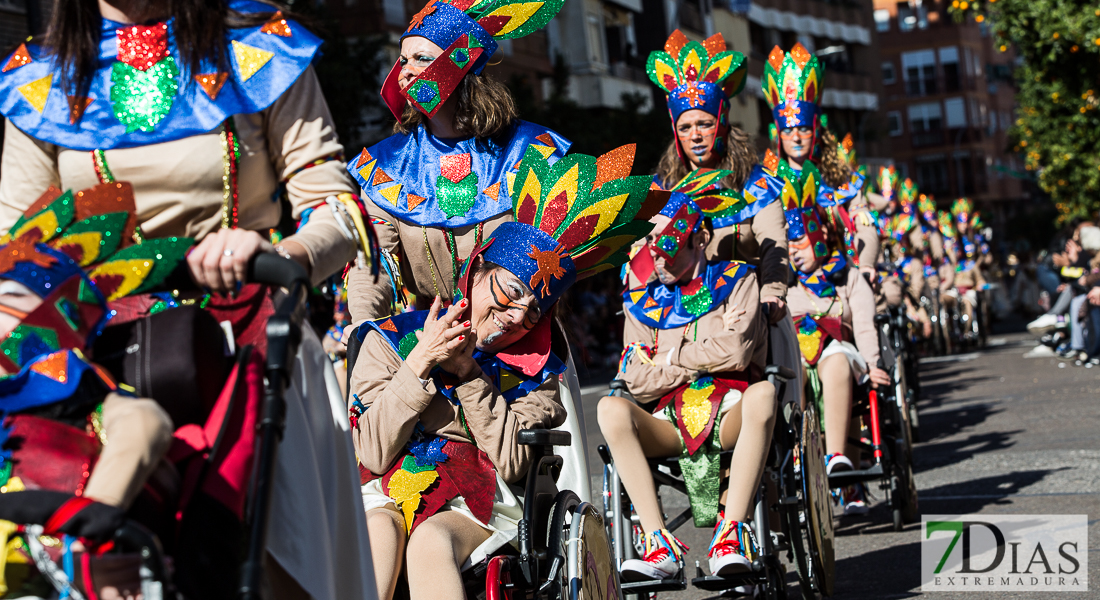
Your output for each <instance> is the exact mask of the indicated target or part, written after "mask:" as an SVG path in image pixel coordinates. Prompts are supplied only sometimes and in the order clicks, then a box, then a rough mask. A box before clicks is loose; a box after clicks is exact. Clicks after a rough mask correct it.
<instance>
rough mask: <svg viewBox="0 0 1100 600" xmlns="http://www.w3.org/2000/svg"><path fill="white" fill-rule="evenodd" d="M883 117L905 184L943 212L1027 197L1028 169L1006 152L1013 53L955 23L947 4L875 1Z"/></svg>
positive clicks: (978, 29) (977, 28)
mask: <svg viewBox="0 0 1100 600" xmlns="http://www.w3.org/2000/svg"><path fill="white" fill-rule="evenodd" d="M874 17H875V28H876V29H877V31H878V33H879V40H880V47H881V50H882V55H881V61H882V65H881V72H882V88H883V110H884V112H885V117H886V123H887V133H888V136H889V139H890V146H891V154H892V156H893V158H894V161H895V163H896V164H897V167H898V170H899V171H900V172H901V174H902V176H903V177H911V178H913V180H914V181H916V182H917V183H918V184H919V185H920V188H921V191H922V192H925V193H929V194H933V195H935V196H936V197H937V199H938V200H939V201H940V204H941V205H942V206H946V205H947V204H948V203H949V202H950V201H951V200H953V199H954V198H957V197H959V196H969V197H972V198H974V199H975V200H978V201H979V202H982V203H989V202H1004V201H1011V200H1018V199H1022V198H1025V197H1026V188H1025V186H1024V185H1023V182H1022V181H1021V179H1020V178H1018V176H1019V175H1020V172H1021V171H1023V164H1022V163H1021V162H1020V161H1019V160H1018V159H1017V158H1016V157H1015V156H1014V155H1012V154H1010V153H1009V152H1007V150H1008V140H1007V137H1006V135H1007V131H1008V128H1009V127H1010V126H1011V125H1012V121H1013V119H1014V118H1015V117H1014V116H1013V114H1014V112H1013V111H1014V106H1015V104H1014V102H1015V101H1014V96H1015V89H1014V87H1013V85H1012V60H1013V58H1012V55H1011V54H1010V53H1002V52H1001V51H1000V49H999V48H995V47H994V40H993V36H992V35H991V34H990V32H989V30H988V27H987V26H986V25H983V24H980V23H976V22H974V21H973V20H972V19H971V20H968V21H967V22H965V23H956V22H955V21H954V20H952V19H951V17H950V15H948V14H947V12H946V5H945V4H944V3H943V2H930V1H928V0H923V1H922V0H914V1H913V2H897V1H896V0H875V13H874Z"/></svg>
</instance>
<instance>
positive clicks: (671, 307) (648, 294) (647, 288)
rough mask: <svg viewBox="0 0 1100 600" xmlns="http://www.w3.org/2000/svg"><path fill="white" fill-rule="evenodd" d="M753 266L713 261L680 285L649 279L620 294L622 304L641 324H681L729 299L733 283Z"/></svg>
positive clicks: (656, 326) (658, 326)
mask: <svg viewBox="0 0 1100 600" xmlns="http://www.w3.org/2000/svg"><path fill="white" fill-rule="evenodd" d="M752 270H753V267H751V266H749V265H747V264H745V263H743V262H738V261H729V262H727V261H715V262H711V263H708V264H707V268H706V270H704V271H703V273H702V274H700V275H699V276H698V277H696V278H695V279H692V280H691V281H689V282H688V283H685V284H683V285H675V284H674V285H664V284H662V283H661V282H660V281H652V282H650V283H649V284H647V285H643V286H639V287H636V288H633V289H629V290H627V291H626V292H624V293H623V304H624V305H625V307H626V309H627V310H629V311H630V314H632V315H634V318H635V319H638V322H640V323H641V324H642V325H645V326H646V327H651V328H653V329H673V328H676V327H683V326H684V325H688V324H690V323H692V322H694V321H696V320H698V319H699V318H700V317H702V316H703V315H705V314H707V313H709V312H711V311H712V310H714V309H715V307H717V306H720V305H721V304H722V303H723V302H725V301H726V298H729V296H730V294H731V293H732V292H733V288H734V286H735V285H736V284H737V282H738V281H740V280H741V278H742V277H744V276H745V275H746V274H747V273H750V272H751V271H752Z"/></svg>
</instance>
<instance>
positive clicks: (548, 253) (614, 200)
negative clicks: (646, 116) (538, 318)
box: [459, 144, 668, 314]
mask: <svg viewBox="0 0 1100 600" xmlns="http://www.w3.org/2000/svg"><path fill="white" fill-rule="evenodd" d="M634 150H635V147H634V145H633V144H631V145H628V146H623V147H621V148H617V149H615V150H612V151H611V152H608V153H607V154H604V155H603V156H600V157H599V158H595V157H592V156H588V155H586V154H569V155H566V156H565V158H562V159H561V160H559V161H557V162H555V163H554V164H553V165H551V164H549V162H548V161H547V159H546V158H545V157H544V156H543V155H542V154H541V153H539V152H538V151H537V150H535V149H534V148H528V150H527V153H526V154H525V155H524V157H523V161H522V162H521V163H520V165H519V171H518V172H517V174H516V180H515V184H514V185H513V186H512V207H513V213H514V214H515V219H516V220H515V221H514V222H510V223H503V224H501V225H500V226H499V227H498V228H497V229H496V230H495V231H494V232H493V235H492V236H490V237H489V239H487V240H486V241H485V243H484V244H482V245H481V246H480V247H479V248H477V249H475V250H474V252H473V254H472V255H471V259H472V257H473V256H477V255H479V254H480V255H482V256H483V257H484V258H485V260H487V261H489V262H491V263H494V264H497V265H500V266H501V267H504V268H505V269H507V270H509V271H511V272H512V273H513V274H515V275H516V277H519V279H520V280H521V281H523V282H525V283H527V285H528V287H529V288H530V289H531V291H532V292H534V294H535V297H536V298H537V299H538V301H539V305H540V307H542V310H543V313H544V314H545V313H547V312H548V311H549V310H550V308H551V307H552V306H553V305H554V304H555V303H556V302H557V301H558V298H559V297H561V294H562V293H563V292H564V291H565V290H566V289H568V288H569V286H571V285H573V283H574V282H575V281H576V280H578V279H584V278H585V277H589V276H591V275H595V274H596V273H599V272H601V271H604V270H607V269H614V268H617V267H619V266H621V265H622V264H623V263H625V262H626V261H627V260H628V258H629V257H628V256H627V250H628V249H629V248H630V246H631V244H633V243H634V242H636V241H638V240H639V239H641V238H643V237H645V235H646V234H647V233H649V232H650V231H651V230H652V229H653V224H652V223H650V222H649V219H650V218H652V217H653V216H654V215H656V214H657V212H658V211H659V210H661V207H663V206H664V205H665V202H666V201H667V200H668V192H664V191H661V190H650V183H651V182H652V179H651V178H650V177H647V176H634V177H631V176H629V175H630V168H631V166H632V164H633V162H634ZM469 264H470V263H469V262H468V263H467V265H469ZM466 271H468V266H467V269H464V273H463V276H462V278H461V279H460V282H459V291H460V292H461V293H462V295H466V294H467V293H468V291H469V290H468V288H469V281H468V276H469V274H468V272H466Z"/></svg>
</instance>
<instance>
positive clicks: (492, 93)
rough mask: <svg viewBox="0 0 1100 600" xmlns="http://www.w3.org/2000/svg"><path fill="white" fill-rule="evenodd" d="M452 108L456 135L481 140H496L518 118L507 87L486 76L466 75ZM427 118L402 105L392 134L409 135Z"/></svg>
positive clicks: (455, 92) (514, 103)
mask: <svg viewBox="0 0 1100 600" xmlns="http://www.w3.org/2000/svg"><path fill="white" fill-rule="evenodd" d="M452 97H453V98H454V99H455V102H456V103H457V104H456V105H455V116H454V123H452V126H453V127H454V129H455V133H457V134H458V135H460V136H462V137H474V138H478V139H481V140H484V139H488V138H491V137H494V136H496V135H497V134H498V133H501V132H502V131H504V130H505V129H507V128H509V127H511V126H512V123H514V122H515V120H516V119H518V118H519V112H518V111H517V110H516V101H515V99H513V98H512V93H511V92H510V91H508V87H507V86H505V85H504V84H502V83H500V82H498V81H496V80H494V79H493V78H491V77H489V76H487V75H475V74H473V73H467V74H466V76H465V77H463V78H462V81H460V82H459V84H458V87H457V88H456V89H455V91H454V95H453V96H452ZM427 122H428V117H426V116H425V115H424V113H422V112H420V111H419V110H417V109H415V108H413V107H412V106H411V105H408V104H407V105H405V112H403V113H402V114H401V119H399V120H398V121H397V122H396V123H394V124H393V131H394V133H409V132H411V131H414V130H416V128H417V127H418V126H419V125H420V124H421V123H424V124H426V123H427Z"/></svg>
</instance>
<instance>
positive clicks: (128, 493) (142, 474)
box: [84, 392, 173, 508]
mask: <svg viewBox="0 0 1100 600" xmlns="http://www.w3.org/2000/svg"><path fill="white" fill-rule="evenodd" d="M172 430H173V427H172V418H171V417H169V416H168V413H167V412H165V411H164V409H163V408H161V407H160V405H159V404H157V403H156V402H155V401H153V400H150V399H149V398H132V397H130V396H123V395H121V394H119V393H117V392H111V393H109V394H107V397H106V398H104V400H103V431H104V434H105V435H106V436H107V445H106V446H104V447H103V452H102V453H100V455H99V460H98V461H97V462H96V465H95V468H93V469H92V474H91V476H90V477H89V478H88V484H87V485H86V486H85V487H84V495H85V496H86V497H88V498H92V499H94V500H96V501H98V502H102V503H104V504H110V505H111V506H118V507H120V508H129V507H130V504H131V503H133V501H134V498H136V497H137V495H138V493H139V492H141V489H142V487H143V486H144V485H145V481H146V480H147V479H149V475H151V474H152V473H153V471H154V470H155V469H156V468H157V464H158V463H159V462H160V459H161V458H163V457H164V454H165V453H166V452H168V447H169V446H170V445H171V442H172Z"/></svg>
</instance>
